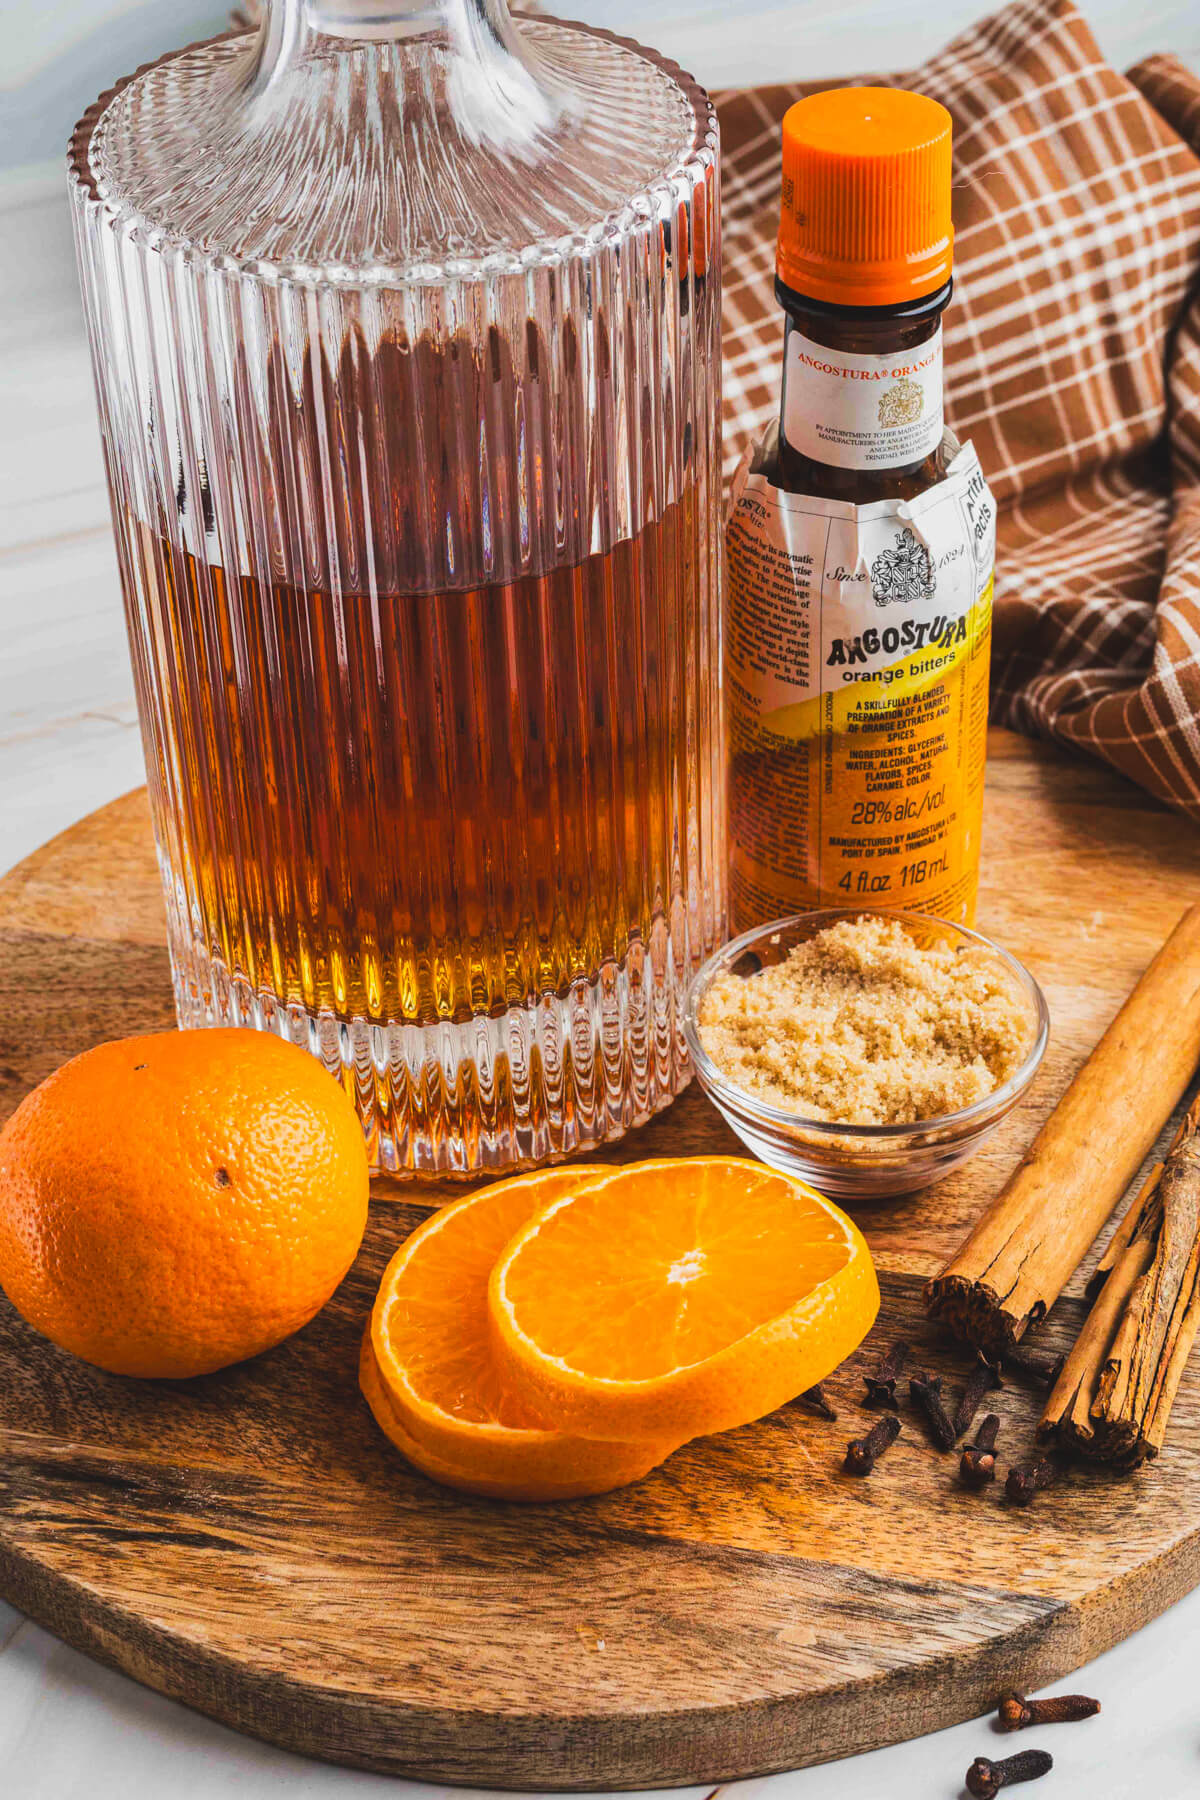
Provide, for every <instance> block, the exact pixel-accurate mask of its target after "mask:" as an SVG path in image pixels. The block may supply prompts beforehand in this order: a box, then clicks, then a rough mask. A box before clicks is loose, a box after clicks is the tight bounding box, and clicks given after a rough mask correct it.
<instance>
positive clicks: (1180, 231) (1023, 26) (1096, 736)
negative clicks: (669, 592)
mask: <svg viewBox="0 0 1200 1800" xmlns="http://www.w3.org/2000/svg"><path fill="white" fill-rule="evenodd" d="M863 79H869V80H879V79H883V80H885V81H888V80H890V81H893V82H895V83H898V84H900V85H903V86H906V87H913V88H917V89H919V90H920V91H921V92H923V93H927V94H932V95H933V96H934V98H935V99H938V100H941V101H942V102H943V103H944V105H946V106H947V107H948V108H949V110H950V112H951V113H952V115H953V118H954V160H955V182H956V191H955V209H954V210H955V231H956V242H955V297H954V303H953V305H952V306H951V308H950V311H949V312H948V313H947V314H946V329H945V352H946V392H947V416H948V418H949V421H950V423H951V425H952V426H953V427H954V429H955V431H956V432H957V433H958V435H959V436H960V437H962V438H966V437H970V438H971V439H972V440H973V441H974V444H975V447H976V449H977V450H978V452H979V457H980V460H981V462H982V463H983V467H984V470H985V472H986V474H987V477H988V480H989V482H990V483H991V486H992V491H993V492H994V494H995V495H996V498H997V501H998V502H999V504H1000V518H999V541H998V545H997V553H996V636H995V651H994V662H993V680H992V711H993V717H994V718H995V719H996V720H997V721H998V722H1000V723H1003V724H1007V725H1012V726H1015V727H1016V728H1017V729H1018V730H1021V731H1026V732H1030V733H1035V734H1036V733H1041V734H1043V735H1046V736H1051V737H1055V738H1058V739H1060V740H1061V741H1063V742H1064V743H1068V744H1073V745H1076V746H1078V747H1080V748H1082V749H1086V750H1089V751H1091V752H1093V753H1094V754H1096V755H1098V756H1102V757H1104V758H1105V759H1106V760H1107V761H1108V762H1110V763H1112V764H1113V765H1114V767H1116V768H1118V769H1120V770H1122V771H1123V772H1124V773H1125V774H1126V775H1129V776H1131V777H1132V778H1133V779H1134V780H1135V781H1138V782H1141V783H1142V785H1143V786H1145V787H1147V788H1149V789H1150V790H1151V791H1152V792H1153V793H1155V794H1158V795H1160V796H1161V797H1162V798H1163V799H1165V800H1168V801H1170V802H1172V803H1173V804H1174V805H1176V806H1178V807H1181V808H1182V809H1183V810H1184V811H1186V812H1188V813H1190V814H1191V816H1192V817H1193V818H1196V819H1200V722H1198V718H1197V715H1198V714H1200V281H1198V279H1197V277H1198V275H1200V77H1197V76H1195V75H1193V74H1191V73H1190V72H1189V71H1188V70H1187V69H1186V68H1185V67H1184V66H1183V65H1182V64H1181V63H1179V62H1177V61H1176V60H1175V59H1174V58H1172V57H1169V56H1155V57H1151V58H1150V59H1149V60H1147V61H1146V62H1142V63H1139V64H1138V65H1137V67H1136V68H1134V69H1131V70H1130V72H1129V74H1128V76H1127V77H1126V76H1122V75H1118V74H1117V73H1116V71H1115V70H1113V69H1111V68H1110V67H1109V66H1108V65H1107V63H1105V61H1104V59H1103V58H1102V57H1101V55H1100V52H1099V51H1098V49H1097V48H1096V44H1095V41H1094V40H1093V38H1092V35H1091V32H1090V31H1089V29H1088V27H1087V25H1086V24H1085V22H1084V20H1083V19H1082V18H1081V17H1080V15H1079V13H1078V12H1077V11H1076V10H1075V8H1074V7H1073V6H1072V5H1070V4H1069V0H1019V4H1017V5H1015V6H1010V7H1008V8H1007V9H1006V10H1005V11H1004V12H1002V13H999V14H997V15H996V16H995V17H994V18H991V19H988V20H986V21H985V22H984V23H982V24H979V25H976V26H973V27H972V28H971V30H969V31H967V32H964V33H963V35H962V36H961V37H958V38H956V39H955V40H954V42H953V43H952V44H951V45H950V46H949V47H948V48H947V49H946V50H944V51H942V53H941V54H940V55H939V56H936V57H935V58H934V59H933V60H932V61H931V62H928V63H926V64H925V65H924V67H922V68H920V69H916V70H913V71H912V72H911V73H910V74H907V75H904V76H894V77H883V78H880V77H877V76H871V77H864V78H863ZM820 85H828V84H827V83H826V84H820ZM807 91H810V89H809V88H808V87H801V86H792V87H767V88H756V89H754V90H751V91H747V92H743V93H728V94H723V95H720V96H718V101H719V108H720V115H721V128H722V133H723V143H724V183H725V275H724V279H725V290H724V291H725V314H724V323H725V451H726V458H727V463H726V472H727V474H728V473H730V472H732V469H733V467H734V465H735V464H736V462H737V459H738V457H739V456H740V454H741V451H742V449H743V447H744V445H745V443H746V440H747V438H748V437H749V436H750V435H751V434H752V433H755V432H757V431H758V430H760V429H761V428H762V427H763V425H765V424H766V423H767V422H768V421H769V420H770V419H772V418H773V417H774V416H775V414H776V412H777V410H778V405H779V373H780V355H781V346H782V316H781V314H780V312H779V310H778V308H777V306H776V304H775V301H774V298H773V294H772V278H773V274H774V246H775V227H776V219H777V207H778V200H779V121H780V120H781V119H782V117H783V114H784V113H785V111H786V110H787V108H788V107H789V106H790V105H791V103H792V101H793V100H795V99H797V98H798V97H799V96H800V95H801V94H802V93H804V92H807Z"/></svg>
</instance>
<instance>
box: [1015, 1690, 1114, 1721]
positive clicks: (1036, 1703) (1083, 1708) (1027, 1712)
mask: <svg viewBox="0 0 1200 1800" xmlns="http://www.w3.org/2000/svg"><path fill="white" fill-rule="evenodd" d="M1099 1711H1100V1702H1099V1701H1098V1700H1093V1699H1092V1698H1091V1696H1090V1695H1088V1694H1050V1695H1049V1696H1048V1697H1047V1698H1046V1699H1045V1700H1030V1699H1029V1698H1028V1696H1027V1695H1025V1694H1023V1693H1021V1691H1020V1689H1019V1688H1010V1689H1009V1690H1008V1692H1007V1694H1002V1695H1001V1697H1000V1710H999V1713H998V1716H997V1721H996V1722H997V1724H998V1725H999V1727H1000V1729H1001V1731H1024V1730H1025V1729H1026V1727H1027V1726H1029V1725H1068V1724H1072V1723H1073V1722H1074V1721H1075V1720H1076V1719H1092V1718H1094V1717H1095V1716H1096V1714H1097V1713H1098V1712H1099Z"/></svg>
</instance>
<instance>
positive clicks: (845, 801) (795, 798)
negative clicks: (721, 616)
mask: <svg viewBox="0 0 1200 1800" xmlns="http://www.w3.org/2000/svg"><path fill="white" fill-rule="evenodd" d="M749 464H750V458H749V457H747V459H746V460H745V461H744V462H743V464H742V467H741V468H740V469H739V471H738V474H737V476H736V478H735V481H734V488H733V497H732V504H731V512H730V519H729V526H728V534H727V566H728V578H727V609H726V610H727V617H726V632H725V680H726V694H727V708H728V727H729V731H728V735H729V754H730V827H731V858H732V899H733V907H734V916H735V922H736V924H737V927H738V929H739V930H741V929H745V928H746V927H747V926H748V925H750V924H753V923H756V922H759V921H761V920H763V919H766V918H771V917H775V916H778V915H780V914H783V913H788V912H796V911H800V910H803V909H805V908H808V907H813V906H831V905H845V904H851V903H853V902H854V901H855V900H860V899H861V900H864V901H867V902H869V903H870V904H872V905H895V906H909V907H916V908H918V909H924V910H928V911H933V912H939V913H942V914H944V915H945V916H947V917H952V918H956V919H960V920H969V919H970V917H971V916H972V915H973V912H974V906H975V891H976V886H977V880H978V864H979V826H980V814H981V808H982V800H983V771H984V761H985V757H986V741H987V740H986V733H987V699H988V651H989V640H990V626H991V601H992V563H993V557H994V550H995V507H994V504H993V501H992V497H991V494H990V492H989V490H988V487H987V484H986V482H985V481H984V479H983V474H982V472H981V470H980V467H979V462H978V459H977V457H976V455H975V452H974V450H973V449H972V448H971V447H970V446H969V445H967V446H966V447H964V448H963V449H961V450H958V451H957V453H956V454H955V455H954V458H953V460H952V462H951V464H950V467H949V470H948V472H947V474H946V477H945V479H944V480H942V481H940V482H938V483H936V484H935V485H934V486H932V487H930V488H928V489H927V490H926V491H925V492H924V493H923V494H921V495H920V496H919V497H918V498H917V499H915V500H911V501H899V500H896V501H893V500H888V501H879V502H876V503H875V504H873V505H870V506H860V507H856V506H852V505H850V504H848V503H846V502H843V501H836V500H821V499H816V498H813V497H811V496H809V495H803V494H787V493H782V492H781V491H780V490H779V489H777V488H774V487H772V486H771V484H770V482H769V481H767V479H766V478H765V476H762V475H756V474H753V473H751V472H750V467H749Z"/></svg>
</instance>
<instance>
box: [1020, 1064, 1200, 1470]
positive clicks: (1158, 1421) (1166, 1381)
mask: <svg viewBox="0 0 1200 1800" xmlns="http://www.w3.org/2000/svg"><path fill="white" fill-rule="evenodd" d="M1198 1131H1200V1097H1198V1098H1197V1099H1195V1100H1193V1102H1192V1104H1191V1106H1190V1107H1189V1109H1188V1113H1187V1116H1186V1118H1185V1119H1184V1121H1183V1123H1182V1125H1181V1126H1180V1128H1179V1132H1178V1134H1177V1136H1176V1138H1175V1142H1174V1144H1173V1145H1172V1147H1171V1150H1170V1152H1169V1153H1168V1155H1167V1158H1166V1161H1165V1162H1164V1163H1162V1164H1160V1165H1159V1171H1160V1172H1159V1174H1158V1177H1157V1179H1156V1180H1155V1181H1154V1182H1153V1185H1152V1186H1151V1187H1150V1190H1149V1192H1147V1189H1146V1188H1143V1189H1142V1191H1141V1193H1140V1194H1139V1195H1138V1197H1137V1199H1136V1200H1135V1201H1134V1203H1133V1205H1132V1206H1131V1207H1130V1209H1129V1212H1128V1214H1127V1215H1126V1218H1125V1220H1124V1221H1123V1222H1122V1225H1121V1228H1120V1230H1119V1231H1118V1233H1117V1236H1116V1238H1114V1240H1113V1242H1114V1244H1115V1243H1117V1242H1118V1241H1121V1242H1122V1243H1123V1248H1122V1249H1121V1251H1120V1252H1119V1254H1118V1255H1117V1256H1116V1258H1115V1259H1110V1258H1109V1257H1106V1258H1105V1263H1106V1264H1107V1265H1108V1266H1107V1269H1106V1270H1105V1273H1104V1275H1103V1278H1102V1281H1101V1285H1100V1290H1099V1293H1098V1295H1097V1297H1096V1301H1095V1304H1094V1305H1093V1307H1092V1310H1091V1312H1090V1313H1089V1314H1088V1318H1087V1323H1086V1324H1085V1325H1084V1328H1083V1330H1082V1331H1081V1332H1080V1334H1079V1340H1078V1342H1077V1343H1076V1345H1075V1348H1074V1350H1073V1351H1072V1353H1071V1355H1070V1356H1069V1357H1068V1359H1067V1363H1066V1366H1065V1368H1064V1369H1063V1372H1062V1375H1061V1376H1060V1377H1059V1380H1058V1383H1057V1385H1056V1386H1055V1389H1054V1392H1053V1393H1052V1394H1051V1396H1050V1399H1049V1400H1048V1401H1047V1403H1046V1410H1045V1412H1044V1413H1043V1415H1042V1420H1041V1423H1040V1424H1039V1426H1038V1437H1039V1439H1040V1440H1041V1441H1042V1442H1043V1443H1053V1444H1056V1445H1057V1446H1058V1447H1059V1448H1060V1449H1063V1450H1071V1451H1075V1452H1076V1453H1077V1454H1079V1455H1083V1456H1090V1457H1094V1458H1096V1459H1097V1460H1099V1461H1101V1462H1111V1463H1116V1464H1119V1465H1121V1466H1122V1467H1127V1468H1136V1467H1137V1465H1138V1464H1139V1463H1142V1462H1144V1461H1145V1460H1146V1458H1147V1457H1151V1456H1157V1455H1158V1452H1159V1450H1160V1449H1161V1448H1162V1444H1163V1438H1164V1436H1165V1433H1166V1428H1167V1420H1168V1418H1169V1417H1170V1412H1171V1406H1172V1403H1173V1401H1174V1399H1175V1393H1176V1390H1177V1388H1178V1386H1179V1378H1180V1376H1181V1375H1182V1373H1183V1368H1184V1364H1185V1363H1186V1362H1187V1359H1188V1353H1189V1352H1190V1350H1191V1348H1192V1344H1193V1342H1194V1341H1195V1337H1196V1328H1197V1325H1200V1135H1198ZM1127 1228H1128V1229H1127ZM1103 1266H1104V1265H1102V1267H1103ZM1099 1273H1100V1271H1099V1270H1098V1271H1097V1274H1099Z"/></svg>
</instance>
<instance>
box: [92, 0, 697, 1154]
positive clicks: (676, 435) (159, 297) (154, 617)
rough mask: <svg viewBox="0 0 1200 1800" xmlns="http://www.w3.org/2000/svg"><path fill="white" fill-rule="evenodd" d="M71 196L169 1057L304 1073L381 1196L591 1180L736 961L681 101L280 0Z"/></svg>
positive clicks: (596, 49)
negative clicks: (160, 920)
mask: <svg viewBox="0 0 1200 1800" xmlns="http://www.w3.org/2000/svg"><path fill="white" fill-rule="evenodd" d="M70 173H71V186H72V195H73V209H74V220H75V231H76V241H77V249H78V255H79V263H80V270H81V280H82V285H83V293H84V302H85V310H86V313H87V318H88V325H89V331H90V334H91V344H92V352H93V358H94V365H95V373H96V384H97V391H98V399H99V410H100V420H101V430H102V435H103V440H104V449H105V456H106V466H107V473H108V480H109V485H110V490H111V497H112V507H113V518H114V525H115V532H116V539H117V549H118V555H119V561H120V569H121V578H122V585H123V590H124V596H125V605H126V611H127V618H128V627H129V639H130V645H131V653H132V658H133V665H134V672H135V678H136V685H137V693H138V703H139V710H140V716H141V723H142V730H143V735H144V744H145V755H146V765H147V773H148V779H149V789H150V797H151V804H152V810H153V816H154V825H155V833H156V840H157V846H158V855H159V861H160V865H161V871H162V879H163V888H164V892H165V896H166V906H167V920H168V933H169V939H170V949H171V960H172V966H173V971H174V980H175V994H176V1006H177V1013H178V1018H179V1022H180V1024H181V1025H183V1026H204V1025H216V1024H238V1025H246V1026H254V1027H258V1028H259V1029H263V1030H271V1031H276V1032H278V1033H280V1034H281V1035H284V1036H286V1037H288V1038H290V1039H292V1040H293V1041H294V1042H296V1043H298V1044H301V1045H304V1046H306V1047H308V1048H310V1049H311V1050H312V1051H313V1052H314V1053H315V1054H317V1055H318V1056H320V1057H321V1058H322V1059H323V1060H324V1062H325V1064H326V1066H327V1067H328V1068H329V1069H330V1070H331V1071H332V1072H334V1073H335V1074H337V1075H338V1076H339V1078H340V1079H341V1080H342V1081H343V1082H344V1083H345V1085H346V1087H347V1089H348V1091H349V1092H350V1093H351V1094H352V1095H353V1097H354V1099H355V1102H356V1104H357V1106H358V1109H359V1112H360V1114H361V1117H362V1120H363V1126H364V1130H365V1132H366V1134H367V1139H368V1144H369V1148H370V1152H371V1156H372V1160H373V1162H374V1163H375V1164H376V1166H379V1167H383V1168H385V1169H390V1170H395V1171H401V1172H404V1171H409V1172H422V1171H426V1172H430V1173H446V1174H472V1173H476V1172H479V1171H484V1170H500V1169H510V1168H517V1167H520V1166H522V1165H526V1164H533V1163H536V1162H540V1161H543V1160H545V1159H547V1158H552V1157H557V1156H562V1155H565V1154H569V1153H571V1152H575V1151H578V1150H581V1149H585V1148H586V1147H588V1146H590V1145H594V1144H597V1143H600V1142H602V1141H605V1140H607V1139H611V1138H614V1137H616V1136H619V1135H620V1134H621V1133H622V1132H624V1131H625V1130H627V1129H628V1128H629V1127H630V1126H632V1125H634V1124H636V1123H638V1122H639V1121H641V1120H643V1119H645V1118H646V1117H648V1116H649V1115H650V1114H651V1113H653V1112H654V1111H655V1110H656V1109H657V1108H659V1107H661V1106H663V1105H664V1104H666V1103H667V1102H668V1101H669V1100H670V1099H671V1097H672V1096H673V1095H674V1094H675V1093H676V1092H677V1091H678V1090H679V1088H680V1087H681V1086H682V1085H683V1084H684V1083H685V1082H686V1080H687V1079H688V1075H689V1072H690V1071H689V1065H688V1060H687V1054H686V1050H685V1047H684V1044H683V1039H682V1034H681V1030H680V1012H681V999H682V994H683V990H684V988H685V986H686V983H687V981H688V978H689V976H690V974H691V972H692V969H693V967H694V966H695V965H696V964H697V963H698V961H699V960H701V959H702V958H703V957H704V956H705V955H707V954H708V952H709V951H710V950H711V949H712V948H713V947H714V945H715V944H716V943H717V942H718V941H719V940H720V939H721V937H722V936H723V931H724V844H723V818H724V805H723V795H722V791H721V784H722V773H721V758H720V744H719V723H720V705H719V685H718V684H719V670H720V662H721V657H720V641H719V639H720V622H719V587H718V576H719V554H720V552H719V532H718V508H719V495H720V464H719V456H718V434H719V419H720V357H719V345H720V338H719V334H720V248H719V213H718V207H719V194H718V142H717V127H716V121H715V116H714V114H713V110H712V107H711V105H710V103H709V101H708V99H707V97H706V96H705V95H704V94H703V92H702V91H701V90H700V89H699V88H698V87H697V86H696V85H695V84H694V83H693V82H692V81H691V80H690V79H689V77H687V76H686V75H684V74H682V73H681V72H680V71H679V70H678V69H677V68H675V67H674V65H672V64H670V63H668V62H666V61H664V60H663V58H661V57H659V56H657V55H656V54H654V53H652V52H650V51H647V50H644V49H641V48H640V47H639V46H637V45H635V44H633V43H630V42H628V41H623V40H619V39H616V38H614V37H612V36H611V35H609V34H607V33H604V32H600V31H591V30H588V29H585V28H584V27H582V26H577V25H565V24H561V23H558V22H555V21H553V20H548V19H527V20H523V21H522V22H521V23H520V25H519V26H518V25H516V24H514V22H513V21H512V19H510V17H509V15H508V12H507V10H506V6H505V4H504V0H427V3H425V4H421V3H420V0H274V3H273V4H271V5H270V7H269V9H268V10H267V13H266V16H265V18H264V20H263V23H262V25H261V28H260V29H259V30H258V31H257V32H249V33H242V34H239V35H230V36H226V37H222V38H218V39H215V40H213V41H212V42H209V43H204V44H199V45H196V46H193V47H191V48H189V49H186V50H183V51H180V52H178V53H176V54H173V55H170V56H167V57H164V58H163V59H161V60H160V61H158V62H156V63H154V64H151V65H150V66H148V67H147V68H145V69H142V70H141V71H139V72H138V73H137V74H136V75H134V76H132V77H130V78H129V79H128V80H126V81H125V82H123V83H121V84H120V85H119V86H118V87H116V88H115V89H114V90H113V91H112V92H111V93H109V94H106V95H104V96H102V97H101V99H100V100H99V101H97V103H96V104H95V106H93V107H92V108H91V109H90V110H89V112H88V113H87V114H86V115H85V117H84V119H83V120H82V121H81V123H80V125H79V127H78V128H77V130H76V133H75V136H74V138H73V140H72V146H71V167H70Z"/></svg>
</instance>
